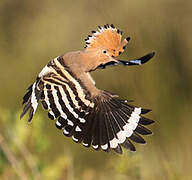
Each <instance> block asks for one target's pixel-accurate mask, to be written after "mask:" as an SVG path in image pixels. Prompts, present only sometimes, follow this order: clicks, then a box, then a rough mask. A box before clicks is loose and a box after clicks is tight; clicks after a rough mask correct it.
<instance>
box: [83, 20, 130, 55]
mask: <svg viewBox="0 0 192 180" xmlns="http://www.w3.org/2000/svg"><path fill="white" fill-rule="evenodd" d="M121 37H122V31H120V30H119V29H117V28H115V26H114V25H113V24H111V25H108V24H106V25H104V26H103V27H100V26H98V31H92V35H89V36H88V37H87V38H86V39H85V42H86V46H85V48H86V50H92V49H95V48H101V49H103V50H105V51H106V52H107V53H108V55H110V56H111V57H117V56H119V55H120V54H121V53H122V52H123V51H124V49H125V48H126V45H127V43H128V41H129V40H130V38H129V37H128V38H126V39H124V40H123V41H122V42H121Z"/></svg>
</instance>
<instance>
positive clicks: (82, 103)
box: [20, 24, 155, 154]
mask: <svg viewBox="0 0 192 180" xmlns="http://www.w3.org/2000/svg"><path fill="white" fill-rule="evenodd" d="M121 38H122V31H120V30H119V29H117V28H116V27H115V26H114V25H113V24H111V25H108V24H106V25H104V26H103V27H101V26H98V30H97V31H92V34H91V35H89V36H88V37H87V38H86V39H85V42H86V46H85V50H84V51H72V52H68V53H66V54H64V55H61V56H58V57H56V58H54V59H53V60H51V61H50V62H49V63H48V64H47V65H46V66H45V67H44V68H43V69H42V71H41V72H40V73H39V75H38V76H37V78H36V81H35V82H34V83H33V84H32V85H31V86H30V87H29V88H28V89H27V93H26V94H25V96H24V97H23V104H24V105H25V106H24V109H23V112H22V114H21V116H20V118H22V117H23V116H24V115H25V114H26V113H27V112H28V111H29V119H28V122H29V123H30V122H31V121H32V118H33V116H34V114H35V112H36V109H37V106H38V104H39V102H41V103H42V106H43V108H44V109H45V110H47V111H48V117H49V118H50V119H52V120H56V121H55V125H56V127H57V128H58V129H60V130H62V131H63V134H64V135H65V136H67V137H72V139H73V141H75V142H76V143H82V144H83V145H84V146H85V147H90V146H92V147H93V149H95V150H99V149H102V150H104V151H106V152H109V151H110V150H111V149H112V150H114V151H115V152H117V153H119V154H122V148H121V147H124V148H126V149H129V150H131V151H136V148H135V146H134V145H133V143H132V141H134V142H136V143H141V144H144V143H145V140H144V139H143V137H142V136H141V135H149V134H151V133H152V132H151V131H150V130H149V129H147V128H146V127H145V126H146V125H149V124H151V123H153V122H154V121H153V120H151V119H148V118H145V117H143V114H146V113H148V112H149V111H150V110H149V109H143V108H141V107H136V106H133V105H131V104H130V103H129V101H128V100H123V99H121V98H119V96H118V95H116V94H113V93H110V92H108V91H104V90H100V89H98V88H96V86H95V81H94V80H93V79H92V77H91V75H90V74H89V72H91V71H94V70H97V69H104V68H106V67H107V66H115V65H116V66H117V65H123V66H132V65H141V64H144V63H146V62H147V61H149V60H150V59H151V58H152V57H153V56H154V54H155V53H154V52H152V53H149V54H147V55H145V56H143V57H141V58H136V59H132V60H129V61H124V60H120V59H118V56H119V55H120V54H121V53H122V52H123V51H124V50H125V48H126V45H127V43H128V42H129V40H130V38H129V37H127V38H125V39H124V40H123V41H122V40H121Z"/></svg>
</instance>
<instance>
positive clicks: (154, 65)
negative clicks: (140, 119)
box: [0, 0, 192, 180]
mask: <svg viewBox="0 0 192 180" xmlns="http://www.w3.org/2000/svg"><path fill="white" fill-rule="evenodd" d="M191 7H192V1H182V0H159V1H154V0H142V1H133V0H119V1H115V0H106V1H101V0H98V1H88V0H82V1H62V0H60V1H52V0H46V1H45V0H42V1H35V0H34V1H31V0H14V1H12V0H1V1H0V64H1V65H0V73H1V74H0V82H1V87H0V99H1V101H0V179H5V180H6V179H9V180H10V179H11V180H12V179H14V180H15V179H16V180H17V179H48V180H49V179H59V180H60V179H64V180H105V179H111V180H113V179H114V180H116V179H117V180H143V179H144V180H153V179H154V180H158V179H159V180H162V179H168V180H180V179H181V180H191V179H192V171H191V168H192V166H191V162H192V153H191V151H192V140H191V139H192V133H191V127H192V119H191V116H192V93H191V92H192V83H191V82H192V81H191V79H192V74H191V71H192V51H191V47H192V38H191V33H192V20H191V19H192V11H191ZM106 23H109V24H111V23H113V24H114V25H115V26H117V27H119V28H120V30H122V31H123V32H124V36H125V37H127V36H130V37H131V41H130V43H129V45H128V47H127V49H126V51H125V52H124V53H123V54H122V55H121V59H130V58H134V57H141V56H142V55H145V54H146V53H148V52H151V51H153V50H155V51H156V55H155V57H154V58H153V59H152V60H151V61H149V62H148V63H147V64H145V65H143V66H140V67H126V68H125V67H114V68H107V69H105V70H98V71H95V72H93V73H92V76H93V77H94V79H95V80H96V82H97V87H98V88H101V89H105V90H108V91H111V92H114V93H117V94H119V95H120V96H121V97H122V98H127V99H131V100H132V99H133V100H134V104H135V105H138V106H142V107H145V108H151V109H152V110H153V111H152V112H151V113H150V114H149V115H147V117H149V118H151V119H154V120H155V121H156V123H155V124H154V125H152V126H151V127H150V129H152V131H153V132H154V135H153V136H150V137H146V138H145V139H146V140H147V142H148V144H147V145H145V146H142V145H136V148H137V152H136V153H131V152H128V151H124V154H123V155H122V156H120V155H116V154H114V153H109V154H107V153H104V152H95V151H94V150H92V149H91V148H89V149H87V148H85V147H83V146H82V145H78V144H76V143H74V142H73V141H72V140H71V139H70V138H66V137H64V136H63V135H62V133H61V131H59V130H57V129H56V127H55V125H54V122H52V121H51V120H49V119H48V117H47V113H46V112H44V111H43V110H42V108H41V107H39V109H38V111H37V113H36V115H35V117H34V119H33V122H32V124H30V125H28V123H27V118H24V119H22V120H20V119H19V114H20V113H21V111H22V106H21V102H22V97H23V95H24V93H25V90H26V88H27V87H28V86H29V85H30V84H31V83H32V82H33V81H34V80H35V78H36V76H37V74H38V73H39V72H40V71H41V69H42V68H43V67H44V66H45V65H46V64H47V63H48V61H49V60H51V59H52V58H54V57H56V56H58V55H61V54H64V53H66V52H68V51H72V50H81V49H83V46H84V44H85V43H84V38H86V37H87V35H88V34H90V31H91V30H95V29H96V27H97V25H104V24H106ZM10 162H12V164H11V163H10Z"/></svg>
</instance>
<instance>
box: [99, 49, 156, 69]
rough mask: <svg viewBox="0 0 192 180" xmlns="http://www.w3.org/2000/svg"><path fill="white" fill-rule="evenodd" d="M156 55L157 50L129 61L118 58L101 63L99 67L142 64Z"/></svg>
mask: <svg viewBox="0 0 192 180" xmlns="http://www.w3.org/2000/svg"><path fill="white" fill-rule="evenodd" d="M154 55H155V52H151V53H149V54H146V55H145V56H142V57H140V58H137V59H131V60H128V61H125V60H119V59H117V60H115V61H110V62H108V63H106V64H101V65H99V66H98V67H97V68H99V69H104V68H105V67H107V66H116V65H123V66H133V65H142V64H145V63H146V62H148V61H149V60H150V59H151V58H152V57H153V56H154Z"/></svg>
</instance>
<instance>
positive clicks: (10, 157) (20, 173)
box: [0, 134, 28, 180]
mask: <svg viewBox="0 0 192 180" xmlns="http://www.w3.org/2000/svg"><path fill="white" fill-rule="evenodd" d="M0 149H2V151H3V153H4V154H5V155H6V157H7V159H8V161H9V163H10V164H11V166H12V167H13V169H14V170H15V173H16V174H17V175H18V176H19V178H20V179H22V180H27V179H28V178H27V175H26V174H25V173H24V171H23V170H22V169H21V166H20V164H19V162H18V160H17V159H16V157H15V156H14V154H13V153H12V152H11V151H10V149H9V147H8V145H7V144H6V142H5V141H4V138H3V136H2V135H1V134H0Z"/></svg>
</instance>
